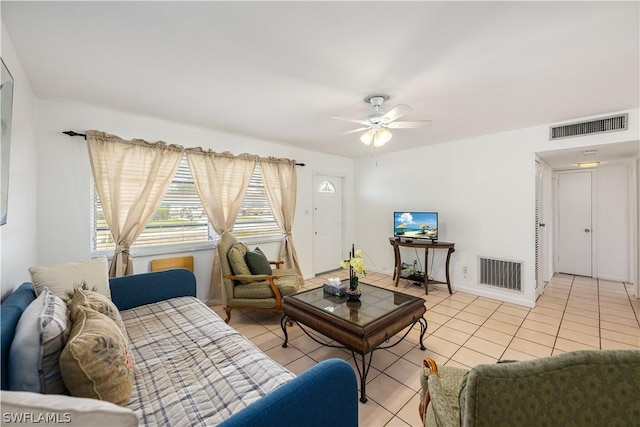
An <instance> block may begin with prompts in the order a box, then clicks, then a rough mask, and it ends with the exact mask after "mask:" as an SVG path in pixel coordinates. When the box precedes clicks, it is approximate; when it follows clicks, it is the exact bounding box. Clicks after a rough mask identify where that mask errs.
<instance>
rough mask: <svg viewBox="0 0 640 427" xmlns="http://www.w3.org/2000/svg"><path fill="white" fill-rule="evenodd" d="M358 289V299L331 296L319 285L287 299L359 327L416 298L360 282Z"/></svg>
mask: <svg viewBox="0 0 640 427" xmlns="http://www.w3.org/2000/svg"><path fill="white" fill-rule="evenodd" d="M359 288H360V290H361V291H362V295H361V297H360V301H348V300H347V297H346V296H342V297H338V296H335V295H331V294H329V293H327V292H325V291H324V289H323V288H317V289H312V290H310V291H305V292H300V293H297V294H294V295H290V296H288V297H287V298H293V299H297V300H299V301H302V302H305V303H307V304H309V305H311V306H313V307H315V308H318V309H320V310H323V311H325V312H327V313H331V314H333V315H334V316H337V317H339V318H341V319H344V320H347V321H349V322H353V323H355V324H357V325H360V326H364V325H366V324H368V323H369V322H372V321H374V320H377V319H379V318H381V317H382V316H385V315H387V314H389V313H391V312H392V311H394V310H396V309H398V308H400V307H402V306H403V305H406V304H408V303H409V302H411V301H415V300H416V299H417V298H418V297H414V296H412V295H407V294H403V293H400V292H394V291H390V290H388V289H384V288H380V287H377V286H373V285H368V284H366V283H362V282H360V286H359Z"/></svg>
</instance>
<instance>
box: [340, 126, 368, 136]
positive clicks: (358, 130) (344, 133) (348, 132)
mask: <svg viewBox="0 0 640 427" xmlns="http://www.w3.org/2000/svg"><path fill="white" fill-rule="evenodd" d="M368 129H369V127H368V126H367V127H365V128H358V129H354V130H349V131H346V132H342V133H341V134H340V135H349V134H350V133H356V132H362V131H363V130H368Z"/></svg>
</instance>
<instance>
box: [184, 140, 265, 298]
mask: <svg viewBox="0 0 640 427" xmlns="http://www.w3.org/2000/svg"><path fill="white" fill-rule="evenodd" d="M186 153H187V160H188V161H189V167H190V168H191V174H192V175H193V181H194V183H195V184H196V188H197V189H198V194H199V195H200V199H201V200H202V205H203V207H204V210H205V212H206V213H207V217H208V218H209V222H210V223H211V225H212V226H213V229H214V230H215V231H216V233H218V235H220V234H222V233H223V232H225V231H231V230H232V229H233V226H234V224H235V222H236V218H237V217H238V213H239V212H240V208H241V207H242V199H243V198H244V195H245V193H246V191H247V187H249V180H250V179H251V175H252V174H253V170H254V169H255V167H256V161H257V159H258V157H257V156H254V155H250V154H241V155H239V156H234V155H232V154H231V153H228V152H225V153H215V152H213V151H210V150H209V151H203V150H202V149H200V148H193V149H188V150H186ZM222 292H223V286H222V269H221V266H220V259H219V258H218V253H217V250H216V251H214V254H213V268H212V271H211V287H210V289H209V301H210V302H212V303H214V304H220V303H222V302H223V295H222Z"/></svg>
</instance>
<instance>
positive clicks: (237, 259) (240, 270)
mask: <svg viewBox="0 0 640 427" xmlns="http://www.w3.org/2000/svg"><path fill="white" fill-rule="evenodd" d="M247 251H248V248H247V245H245V244H244V243H236V244H234V245H233V246H231V249H229V253H228V254H227V258H228V259H229V264H230V265H231V271H233V274H235V275H250V274H251V270H249V267H248V266H247V262H246V261H245V259H244V256H245V255H246V253H247Z"/></svg>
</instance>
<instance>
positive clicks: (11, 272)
mask: <svg viewBox="0 0 640 427" xmlns="http://www.w3.org/2000/svg"><path fill="white" fill-rule="evenodd" d="M1 56H2V59H3V60H4V62H5V64H6V65H7V68H8V69H9V71H10V72H11V75H12V76H13V79H14V89H13V118H12V127H11V154H10V165H9V202H8V212H7V223H6V224H5V225H3V226H2V227H0V285H1V288H2V298H3V299H4V297H6V296H7V295H8V294H10V293H11V291H12V290H13V289H14V288H16V287H17V286H19V285H20V284H21V283H22V282H25V281H29V273H28V271H27V269H28V268H29V267H30V266H32V265H35V264H36V263H37V252H36V244H37V242H36V236H37V226H36V214H37V211H36V172H37V165H36V136H35V116H34V108H35V96H34V94H33V90H32V89H31V85H30V83H29V81H28V80H27V76H26V75H25V73H24V70H23V69H22V64H21V63H20V59H19V57H18V55H17V54H16V51H15V50H14V47H13V44H12V42H11V40H10V38H9V35H8V34H7V32H6V30H5V28H4V26H2V52H1Z"/></svg>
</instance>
